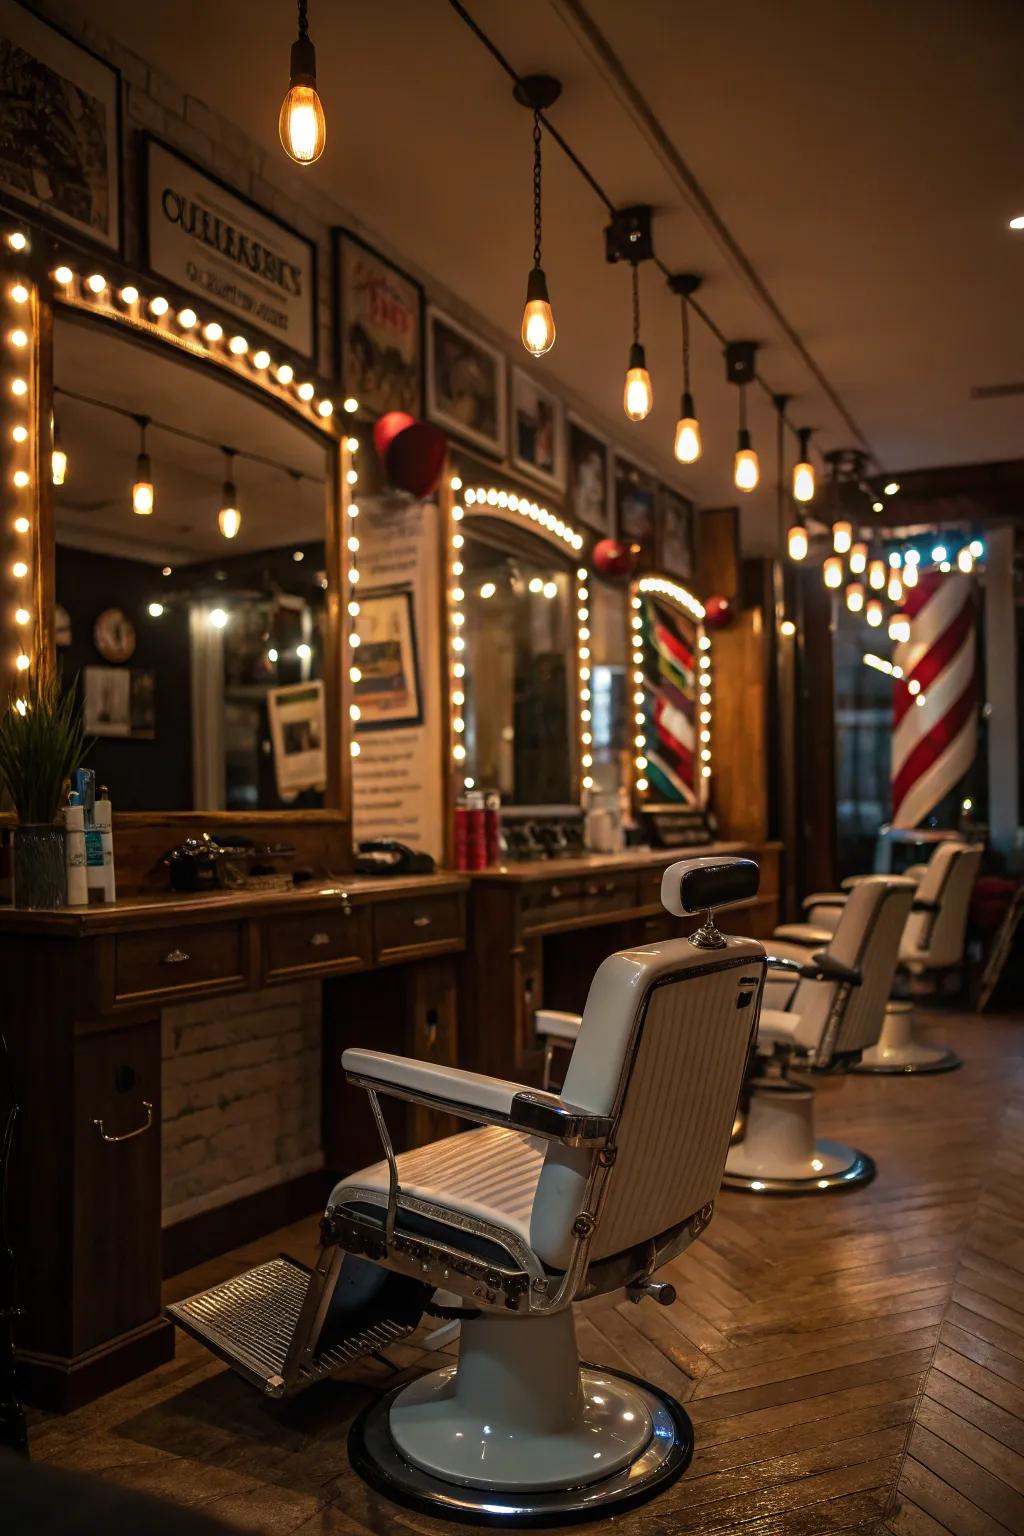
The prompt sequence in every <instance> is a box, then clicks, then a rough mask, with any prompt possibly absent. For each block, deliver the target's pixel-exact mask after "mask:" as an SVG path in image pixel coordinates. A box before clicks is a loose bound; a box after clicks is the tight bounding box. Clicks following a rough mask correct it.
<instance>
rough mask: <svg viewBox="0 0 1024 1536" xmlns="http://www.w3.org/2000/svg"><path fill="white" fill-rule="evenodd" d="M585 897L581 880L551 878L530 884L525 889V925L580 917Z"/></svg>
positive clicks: (531, 926) (539, 925)
mask: <svg viewBox="0 0 1024 1536" xmlns="http://www.w3.org/2000/svg"><path fill="white" fill-rule="evenodd" d="M582 899H583V882H582V881H581V880H559V879H558V877H557V876H556V875H552V877H551V879H550V880H545V881H543V882H538V883H537V884H536V885H528V886H527V887H526V889H525V890H524V891H523V896H522V902H523V926H524V928H538V927H541V926H542V925H543V924H545V923H558V922H562V921H563V920H564V919H566V918H572V917H579V915H580V909H581V902H582Z"/></svg>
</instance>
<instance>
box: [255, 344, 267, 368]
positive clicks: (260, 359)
mask: <svg viewBox="0 0 1024 1536" xmlns="http://www.w3.org/2000/svg"><path fill="white" fill-rule="evenodd" d="M252 365H253V367H254V368H259V369H260V371H261V372H262V370H263V369H264V368H269V367H270V353H269V352H268V351H267V349H266V347H260V349H259V351H258V352H254V353H253V355H252Z"/></svg>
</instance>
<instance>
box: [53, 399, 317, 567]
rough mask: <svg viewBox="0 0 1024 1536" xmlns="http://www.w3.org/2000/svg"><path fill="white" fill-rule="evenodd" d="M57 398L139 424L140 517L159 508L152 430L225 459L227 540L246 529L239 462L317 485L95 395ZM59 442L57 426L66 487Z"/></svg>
mask: <svg viewBox="0 0 1024 1536" xmlns="http://www.w3.org/2000/svg"><path fill="white" fill-rule="evenodd" d="M54 394H55V395H63V396H64V397H65V399H68V400H77V401H78V402H79V403H80V404H82V405H91V406H95V407H96V408H97V409H98V410H101V411H109V412H110V413H111V414H112V415H114V416H121V417H124V418H125V419H126V420H128V421H134V422H135V424H136V426H137V427H138V429H139V451H138V454H137V455H136V459H135V479H134V481H133V483H132V511H133V512H134V513H135V514H136V516H137V517H151V516H152V514H153V512H154V510H155V508H156V490H155V487H154V482H153V465H152V460H151V458H150V455H149V444H148V437H149V431H150V429H151V428H156V429H157V430H158V431H160V432H167V433H170V435H171V436H173V437H180V438H184V439H185V440H186V441H188V442H191V443H200V444H201V445H202V446H203V447H204V448H213V449H215V450H218V451H219V452H220V453H222V454H223V455H224V481H223V484H222V486H221V502H220V510H219V511H218V513H217V527H218V528H219V529H220V532H221V533H222V534H223V536H224V538H226V539H233V538H235V537H237V535H238V533H239V530H240V529H241V526H242V512H241V507H240V498H239V495H238V488H237V486H236V485H235V478H234V464H235V459H236V458H241V459H248V460H249V462H250V463H252V464H261V465H263V466H264V467H265V468H267V469H276V470H280V471H281V473H282V474H286V475H288V476H289V477H290V478H291V479H292V480H293V481H295V482H296V483H297V482H298V481H300V480H310V481H313V480H314V478H315V477H314V476H312V475H309V474H307V473H306V472H305V471H303V470H300V469H294V468H292V466H291V465H289V464H282V463H280V462H279V461H278V460H277V459H270V458H267V457H266V456H265V455H264V454H260V453H252V452H250V451H249V450H248V449H244V448H228V447H225V446H224V444H222V443H217V442H215V441H214V440H213V439H212V438H208V437H203V436H202V435H201V433H198V432H190V431H189V430H188V429H187V428H186V427H176V426H174V425H172V423H171V422H169V421H156V420H154V419H153V417H151V416H145V415H142V414H140V413H138V412H136V411H130V410H128V409H127V408H126V407H125V406H122V405H113V404H112V403H111V402H110V401H109V400H97V399H96V398H95V397H94V396H93V395H84V394H81V393H79V392H78V391H77V390H73V389H66V388H64V387H63V386H61V385H56V386H55V387H54ZM59 441H60V439H59V435H58V432H57V428H56V425H55V427H54V438H53V443H54V446H53V451H52V454H51V470H52V479H53V483H54V485H63V484H64V481H65V479H66V478H67V472H68V456H67V453H66V451H65V450H64V448H63V447H60V446H58V445H59Z"/></svg>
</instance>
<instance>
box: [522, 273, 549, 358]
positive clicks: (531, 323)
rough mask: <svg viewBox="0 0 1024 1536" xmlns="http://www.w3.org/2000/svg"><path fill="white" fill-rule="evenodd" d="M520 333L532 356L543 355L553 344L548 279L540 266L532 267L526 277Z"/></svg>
mask: <svg viewBox="0 0 1024 1536" xmlns="http://www.w3.org/2000/svg"><path fill="white" fill-rule="evenodd" d="M521 334H522V338H523V346H524V347H525V348H526V350H527V352H529V353H530V354H531V356H533V357H543V356H544V354H545V352H550V351H551V348H552V347H553V346H554V344H555V317H554V314H553V312H552V309H551V301H550V299H549V298H548V280H547V278H546V277H545V275H544V271H543V268H541V267H534V268H533V269H532V270H531V272H530V276H529V278H528V279H527V283H526V308H525V309H524V310H523V329H522V333H521Z"/></svg>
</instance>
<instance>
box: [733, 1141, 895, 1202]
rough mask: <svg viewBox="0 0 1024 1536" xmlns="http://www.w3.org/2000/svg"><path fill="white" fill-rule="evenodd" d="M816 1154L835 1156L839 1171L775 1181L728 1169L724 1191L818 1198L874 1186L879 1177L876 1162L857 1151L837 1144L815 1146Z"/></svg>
mask: <svg viewBox="0 0 1024 1536" xmlns="http://www.w3.org/2000/svg"><path fill="white" fill-rule="evenodd" d="M814 1149H815V1152H816V1153H825V1154H831V1156H832V1157H833V1158H834V1159H836V1160H838V1161H840V1162H841V1164H842V1166H840V1167H839V1168H838V1169H836V1170H835V1171H828V1172H826V1171H825V1170H824V1169H823V1170H822V1171H821V1172H820V1173H819V1172H812V1173H810V1174H808V1175H806V1176H804V1177H773V1176H772V1175H771V1174H769V1173H765V1172H762V1173H759V1174H757V1175H755V1174H752V1173H740V1172H735V1171H730V1170H729V1169H728V1168H726V1171H725V1176H724V1177H723V1179H722V1188H723V1189H736V1190H744V1191H746V1192H747V1193H749V1194H754V1195H816V1194H818V1193H819V1192H821V1191H824V1190H829V1189H836V1190H839V1189H854V1188H856V1187H857V1185H859V1184H870V1182H871V1180H872V1179H873V1178H874V1176H875V1173H876V1171H877V1170H876V1168H875V1163H874V1160H873V1159H872V1158H870V1157H868V1155H867V1153H866V1152H858V1151H857V1148H856V1147H847V1146H844V1145H843V1144H842V1143H840V1142H837V1141H819V1142H815V1148H814Z"/></svg>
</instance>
